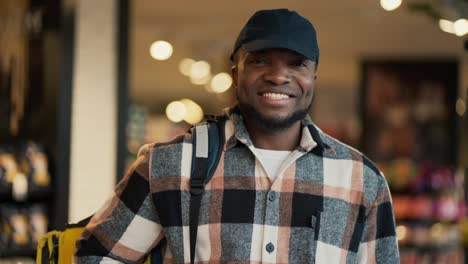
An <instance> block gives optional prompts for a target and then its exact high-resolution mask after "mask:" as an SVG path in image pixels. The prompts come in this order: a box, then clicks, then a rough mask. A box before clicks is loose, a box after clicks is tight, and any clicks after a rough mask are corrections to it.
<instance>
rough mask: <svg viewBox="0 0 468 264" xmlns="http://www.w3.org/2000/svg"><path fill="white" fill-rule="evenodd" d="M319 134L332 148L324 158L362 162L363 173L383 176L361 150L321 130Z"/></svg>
mask: <svg viewBox="0 0 468 264" xmlns="http://www.w3.org/2000/svg"><path fill="white" fill-rule="evenodd" d="M320 136H321V138H322V140H323V142H324V143H325V144H327V145H328V146H329V147H330V149H332V150H333V151H332V152H333V153H328V154H326V156H325V157H326V158H330V159H338V160H352V161H353V162H357V163H362V166H363V167H364V173H368V174H372V175H374V176H375V177H383V174H382V172H381V171H380V170H379V169H378V168H377V166H376V164H375V163H374V162H373V161H372V160H371V159H369V158H368V157H367V156H366V155H365V154H364V153H362V152H361V151H359V150H357V149H356V148H354V147H352V146H350V145H348V144H346V143H344V142H342V141H340V140H338V139H336V138H334V137H332V136H330V135H328V134H326V133H324V132H323V131H320Z"/></svg>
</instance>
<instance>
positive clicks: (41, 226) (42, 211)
mask: <svg viewBox="0 0 468 264" xmlns="http://www.w3.org/2000/svg"><path fill="white" fill-rule="evenodd" d="M47 222H48V221H47V211H46V208H45V206H44V205H40V204H35V205H33V206H32V207H31V208H30V209H29V223H30V225H31V241H32V244H33V247H36V246H37V243H38V242H39V240H40V239H41V237H43V236H44V235H45V234H46V233H47Z"/></svg>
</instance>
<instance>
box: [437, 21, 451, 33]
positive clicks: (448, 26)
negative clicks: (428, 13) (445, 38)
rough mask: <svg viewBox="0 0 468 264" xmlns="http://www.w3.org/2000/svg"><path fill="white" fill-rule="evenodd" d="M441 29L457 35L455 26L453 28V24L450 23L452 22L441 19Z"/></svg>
mask: <svg viewBox="0 0 468 264" xmlns="http://www.w3.org/2000/svg"><path fill="white" fill-rule="evenodd" d="M439 27H440V29H441V30H442V31H444V32H447V33H451V34H455V29H454V26H453V22H452V21H450V20H446V19H440V20H439Z"/></svg>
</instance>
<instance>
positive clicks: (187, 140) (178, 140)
mask: <svg viewBox="0 0 468 264" xmlns="http://www.w3.org/2000/svg"><path fill="white" fill-rule="evenodd" d="M192 140H193V137H192V134H191V133H189V132H186V133H183V134H179V135H177V136H175V137H174V138H172V139H171V140H168V141H163V142H160V141H155V142H151V143H147V144H145V145H143V146H141V147H140V149H139V150H138V155H137V156H138V157H140V156H149V155H150V153H151V152H152V151H154V150H157V149H160V148H166V149H167V148H173V147H180V146H181V145H183V144H192Z"/></svg>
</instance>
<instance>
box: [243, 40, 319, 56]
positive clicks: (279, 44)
mask: <svg viewBox="0 0 468 264" xmlns="http://www.w3.org/2000/svg"><path fill="white" fill-rule="evenodd" d="M242 47H243V48H244V49H245V50H246V51H248V52H252V51H259V50H265V49H275V48H276V49H288V50H291V51H294V52H296V53H299V54H301V55H302V56H304V57H306V58H308V59H310V60H316V59H317V58H315V56H313V54H308V52H306V51H304V50H302V49H301V48H300V47H296V46H294V45H292V44H290V43H285V41H284V40H280V41H278V40H270V39H259V40H254V41H251V42H248V43H245V44H243V45H242Z"/></svg>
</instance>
